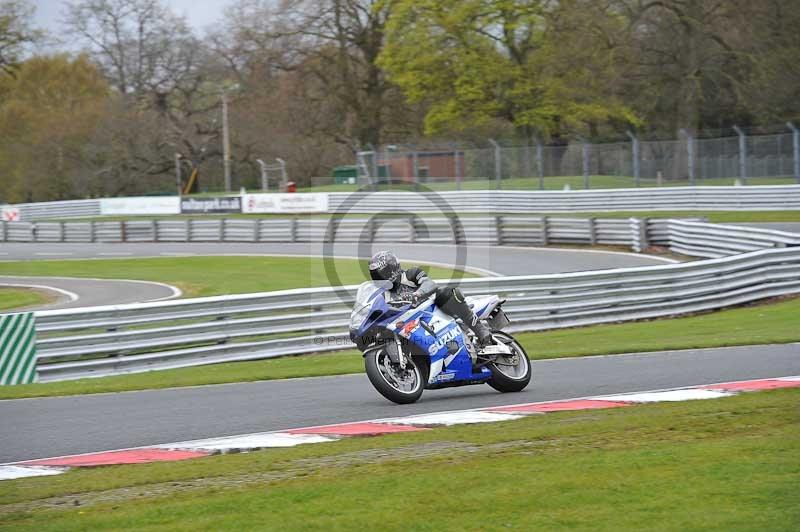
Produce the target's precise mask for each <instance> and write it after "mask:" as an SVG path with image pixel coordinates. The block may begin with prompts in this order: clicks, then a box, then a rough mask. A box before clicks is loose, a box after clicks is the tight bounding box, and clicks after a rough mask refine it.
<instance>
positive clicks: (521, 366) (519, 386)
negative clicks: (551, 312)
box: [486, 332, 531, 393]
mask: <svg viewBox="0 0 800 532" xmlns="http://www.w3.org/2000/svg"><path fill="white" fill-rule="evenodd" d="M492 335H493V336H494V337H495V338H496V339H498V340H499V341H501V342H503V344H505V345H507V346H508V347H509V349H510V350H511V354H510V355H498V356H496V357H494V361H493V362H490V363H489V364H487V365H486V367H487V368H489V371H491V372H492V378H491V379H489V381H487V384H488V385H489V386H491V387H492V388H494V389H495V390H497V391H498V392H504V393H505V392H520V391H522V390H524V389H525V387H526V386H528V383H529V382H530V381H531V361H530V360H528V354H527V353H526V352H525V349H524V348H523V347H522V346H521V345H520V344H519V342H517V341H516V340H515V339H514V337H513V336H511V335H510V334H507V333H504V332H493V333H492Z"/></svg>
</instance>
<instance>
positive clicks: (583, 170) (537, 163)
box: [356, 123, 800, 189]
mask: <svg viewBox="0 0 800 532" xmlns="http://www.w3.org/2000/svg"><path fill="white" fill-rule="evenodd" d="M628 136H629V139H626V141H625V142H613V143H603V144H597V143H592V142H590V141H588V140H585V139H581V138H576V139H573V140H571V141H570V142H569V143H564V144H558V145H545V144H543V143H541V142H535V143H533V144H529V145H513V146H508V145H504V144H502V143H500V142H497V141H495V140H493V139H487V142H486V147H476V146H464V145H459V144H456V143H446V144H441V145H438V146H432V147H415V146H402V147H398V146H395V145H393V146H387V147H385V148H383V149H379V150H372V151H364V152H360V153H359V154H358V155H357V161H356V168H357V169H358V173H359V183H360V184H362V185H365V184H370V183H375V182H377V181H378V180H380V179H392V180H401V181H406V182H409V183H420V184H432V183H452V184H454V185H455V186H456V187H457V188H460V187H461V186H462V185H464V184H467V185H465V186H466V187H467V188H471V186H470V185H469V184H470V183H471V182H476V181H483V182H486V184H487V185H489V186H491V187H492V188H514V187H518V186H519V185H520V184H521V183H522V182H528V185H527V186H526V188H536V187H537V186H538V188H541V189H549V188H561V187H563V186H564V185H565V184H570V185H571V186H572V187H574V188H587V189H588V188H611V187H625V186H637V187H638V186H656V185H673V186H674V185H692V186H694V185H713V184H715V183H718V182H727V183H728V184H730V183H731V182H732V181H733V180H734V179H736V180H739V181H740V182H741V183H742V184H748V180H751V179H752V183H753V184H758V183H759V182H762V183H763V182H764V181H767V180H784V181H785V182H796V183H800V132H798V130H797V128H796V127H795V126H794V124H791V123H787V124H786V126H785V127H784V128H783V132H777V133H773V134H760V135H748V134H747V133H746V132H745V131H744V130H741V129H739V128H735V130H734V132H732V135H731V136H726V137H717V138H699V137H697V136H696V135H695V134H693V133H692V132H690V131H689V130H686V129H683V130H681V131H680V132H679V134H678V138H676V139H674V140H645V139H641V138H639V137H638V136H637V135H636V134H634V133H633V132H629V133H628ZM628 140H629V141H628ZM504 182H507V183H504Z"/></svg>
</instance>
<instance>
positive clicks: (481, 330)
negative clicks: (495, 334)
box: [472, 314, 494, 347]
mask: <svg viewBox="0 0 800 532" xmlns="http://www.w3.org/2000/svg"><path fill="white" fill-rule="evenodd" d="M472 315H473V317H474V316H475V314H472ZM472 331H473V332H474V333H475V336H477V337H478V342H480V344H481V346H483V347H485V346H487V345H492V344H493V343H494V340H492V331H490V330H489V327H488V326H487V325H486V324H485V323H483V322H482V321H480V320H478V319H477V317H476V318H475V325H473V326H472Z"/></svg>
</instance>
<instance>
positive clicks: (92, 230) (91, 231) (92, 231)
mask: <svg viewBox="0 0 800 532" xmlns="http://www.w3.org/2000/svg"><path fill="white" fill-rule="evenodd" d="M94 224H95V222H94V220H90V221H89V242H96V241H97V234H96V231H95V225H94Z"/></svg>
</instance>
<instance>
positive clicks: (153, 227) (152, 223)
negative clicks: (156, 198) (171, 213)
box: [150, 220, 158, 242]
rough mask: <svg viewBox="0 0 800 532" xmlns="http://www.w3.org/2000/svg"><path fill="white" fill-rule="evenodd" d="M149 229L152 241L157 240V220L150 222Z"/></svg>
mask: <svg viewBox="0 0 800 532" xmlns="http://www.w3.org/2000/svg"><path fill="white" fill-rule="evenodd" d="M150 229H151V230H152V232H153V242H158V220H152V221H151V222H150Z"/></svg>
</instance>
